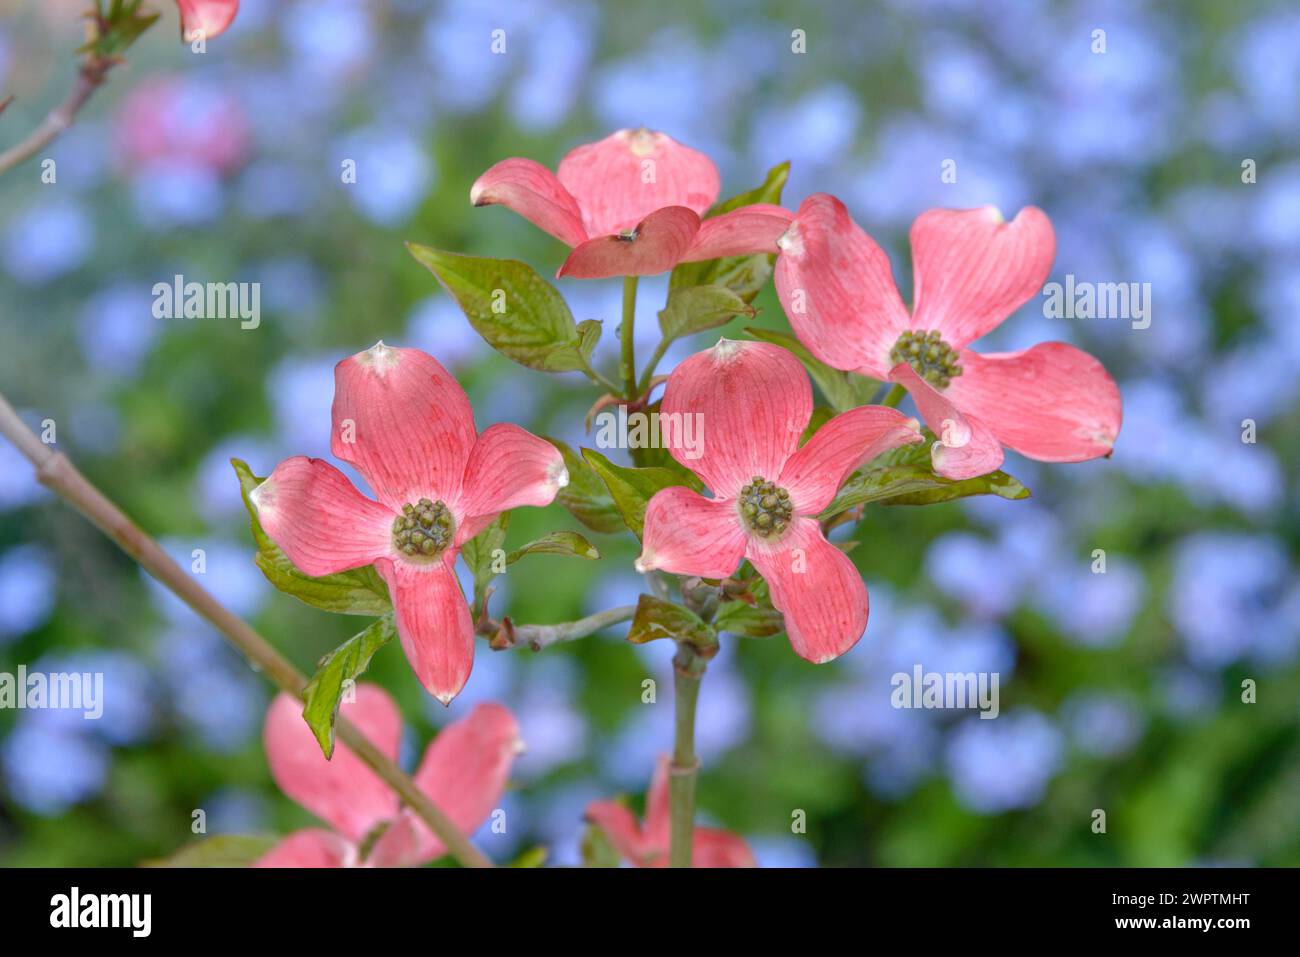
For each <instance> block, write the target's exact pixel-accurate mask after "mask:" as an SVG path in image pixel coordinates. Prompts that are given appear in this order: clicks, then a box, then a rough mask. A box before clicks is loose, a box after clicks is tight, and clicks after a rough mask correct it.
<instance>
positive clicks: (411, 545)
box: [393, 498, 452, 558]
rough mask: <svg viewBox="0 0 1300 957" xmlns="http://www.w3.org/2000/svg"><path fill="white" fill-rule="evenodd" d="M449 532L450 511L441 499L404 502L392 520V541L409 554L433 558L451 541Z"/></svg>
mask: <svg viewBox="0 0 1300 957" xmlns="http://www.w3.org/2000/svg"><path fill="white" fill-rule="evenodd" d="M451 536H452V521H451V511H450V510H449V509H448V508H447V506H446V505H444V504H443V503H442V502H431V501H429V500H428V499H427V498H422V499H420V500H419V501H418V502H416V503H415V504H414V505H412V504H410V503H409V502H408V503H407V504H406V505H403V506H402V514H401V515H399V516H397V518H396V519H394V520H393V544H394V545H395V546H396V547H397V550H398V551H399V552H401V553H402V554H403V555H407V556H410V557H411V558H418V557H424V558H436V557H437V556H438V555H441V554H442V552H443V550H444V549H446V547H447V546H448V545H450V544H451Z"/></svg>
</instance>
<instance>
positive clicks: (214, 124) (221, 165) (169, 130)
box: [116, 76, 249, 174]
mask: <svg viewBox="0 0 1300 957" xmlns="http://www.w3.org/2000/svg"><path fill="white" fill-rule="evenodd" d="M116 132H117V140H118V149H119V153H120V156H121V160H122V163H123V165H125V166H126V167H127V168H128V169H133V168H136V167H141V166H148V165H151V164H155V163H159V164H168V165H176V164H183V165H189V166H197V167H199V168H201V169H204V170H207V171H209V172H212V173H219V174H225V173H230V172H232V171H233V170H235V169H237V168H238V167H239V166H240V165H242V164H243V162H244V160H245V158H246V157H247V155H248V147H249V127H248V119H247V117H246V115H245V113H244V108H243V106H242V105H241V104H240V102H239V101H238V100H237V99H235V98H234V97H232V96H230V95H229V94H227V93H224V92H222V91H221V90H219V89H217V88H215V87H211V86H208V85H206V84H202V83H199V82H196V81H193V80H191V79H189V78H187V77H167V76H165V77H158V78H154V79H151V80H148V81H146V82H144V83H142V84H141V85H140V86H138V87H136V88H135V89H133V90H132V91H131V92H130V93H129V94H128V95H127V97H126V101H125V102H124V103H123V105H122V108H121V112H120V113H119V115H118V125H117V131H116Z"/></svg>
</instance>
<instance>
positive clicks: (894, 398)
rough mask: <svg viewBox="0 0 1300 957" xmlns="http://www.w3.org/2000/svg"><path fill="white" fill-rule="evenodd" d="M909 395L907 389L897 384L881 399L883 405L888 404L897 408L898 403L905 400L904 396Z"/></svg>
mask: <svg viewBox="0 0 1300 957" xmlns="http://www.w3.org/2000/svg"><path fill="white" fill-rule="evenodd" d="M905 395H907V390H906V389H904V388H903V387H902V386H901V385H898V384H895V385H894V387H893V388H892V389H890V390H889V392H888V393H886V395H885V397H884V398H883V399H881V400H880V404H881V405H887V406H889V407H890V408H891V409H897V408H898V403H900V402H902V401H903V396H905Z"/></svg>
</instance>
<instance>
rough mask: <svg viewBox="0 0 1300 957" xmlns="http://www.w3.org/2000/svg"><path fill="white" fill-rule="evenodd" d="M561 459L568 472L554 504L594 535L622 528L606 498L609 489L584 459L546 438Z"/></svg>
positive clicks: (614, 510)
mask: <svg viewBox="0 0 1300 957" xmlns="http://www.w3.org/2000/svg"><path fill="white" fill-rule="evenodd" d="M546 441H548V442H550V443H551V444H552V445H554V446H555V447H556V448H557V449H559V450H560V454H561V455H562V456H564V467H565V468H566V469H568V470H569V484H568V485H566V486H565V487H564V488H562V489H560V491H559V494H558V495H556V496H555V498H556V501H558V502H559V503H560V504H561V505H563V506H564V507H565V508H567V509H568V510H569V514H570V515H572V516H573V517H574V518H576V519H577V520H578V521H580V522H582V524H583V525H586V526H587V527H588V528H590V529H591V530H592V531H594V532H606V533H608V532H617V531H618V530H619V529H621V528H622V527H623V517H622V515H621V514H620V513H619V510H618V506H617V505H615V504H614V500H613V499H612V498H610V495H609V489H608V488H606V487H605V483H604V482H603V481H601V478H600V476H599V475H597V474H596V473H595V471H594V470H593V469H592V467H591V466H590V465H588V464H587V460H586V459H584V458H582V457H581V456H579V455H578V454H577V453H576V452H574V451H573V449H571V448H569V446H568V445H566V444H565V443H564V442H561V441H560V440H559V439H551V438H548V439H547V440H546Z"/></svg>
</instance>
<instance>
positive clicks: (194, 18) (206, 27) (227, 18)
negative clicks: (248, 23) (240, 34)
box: [176, 0, 239, 43]
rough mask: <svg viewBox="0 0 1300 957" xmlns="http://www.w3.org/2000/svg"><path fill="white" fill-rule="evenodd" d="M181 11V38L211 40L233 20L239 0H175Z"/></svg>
mask: <svg viewBox="0 0 1300 957" xmlns="http://www.w3.org/2000/svg"><path fill="white" fill-rule="evenodd" d="M176 6H177V8H178V9H179V10H180V12H181V39H182V40H185V41H186V42H187V43H188V42H189V41H191V40H195V39H198V38H199V37H202V38H203V39H206V40H211V39H212V38H213V37H215V36H217V35H218V34H221V33H225V32H226V28H227V27H229V26H230V24H232V23H233V22H234V21H235V14H236V13H238V12H239V0H176Z"/></svg>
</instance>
